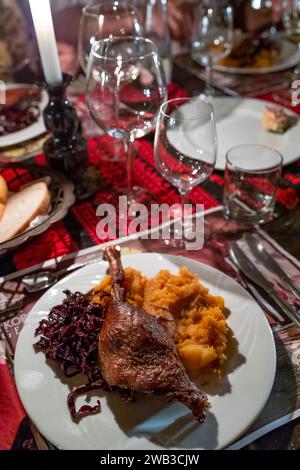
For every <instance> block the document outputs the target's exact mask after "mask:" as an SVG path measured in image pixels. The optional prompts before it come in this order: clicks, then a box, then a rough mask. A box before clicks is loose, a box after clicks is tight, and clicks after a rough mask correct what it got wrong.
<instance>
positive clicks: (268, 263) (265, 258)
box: [244, 234, 300, 300]
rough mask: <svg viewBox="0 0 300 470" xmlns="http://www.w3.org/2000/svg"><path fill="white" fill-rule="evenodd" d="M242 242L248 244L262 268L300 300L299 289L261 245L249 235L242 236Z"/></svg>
mask: <svg viewBox="0 0 300 470" xmlns="http://www.w3.org/2000/svg"><path fill="white" fill-rule="evenodd" d="M244 240H245V241H246V243H247V244H248V246H249V248H250V250H251V252H252V253H253V255H254V256H255V257H256V258H257V259H258V260H260V261H261V262H262V264H264V266H265V267H266V268H267V269H269V270H270V271H273V273H275V274H276V275H277V276H278V277H279V279H280V280H281V281H283V282H284V283H285V284H288V286H289V288H290V290H291V291H292V293H293V294H294V295H295V296H296V297H297V298H298V299H299V300H300V289H299V287H297V286H296V285H295V284H294V282H293V281H292V280H291V279H290V278H289V277H288V275H287V274H286V273H285V272H284V271H283V269H282V268H281V266H279V264H278V263H277V262H276V261H275V260H274V259H273V258H272V257H271V255H269V253H268V252H267V250H266V249H265V248H264V246H263V244H262V243H261V242H260V241H259V240H258V239H257V238H256V237H255V236H254V235H250V234H246V235H244Z"/></svg>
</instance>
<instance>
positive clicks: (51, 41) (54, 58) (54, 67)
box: [29, 0, 62, 85]
mask: <svg viewBox="0 0 300 470" xmlns="http://www.w3.org/2000/svg"><path fill="white" fill-rule="evenodd" d="M29 3H30V8H31V14H32V19H33V23H34V28H35V32H36V37H37V41H38V46H39V51H40V56H41V60H42V64H43V70H44V74H45V79H46V82H47V83H48V84H49V85H58V84H60V83H61V82H62V72H61V68H60V61H59V56H58V51H57V44H56V39H55V33H54V27H53V21H52V14H51V8H50V2H49V0H29Z"/></svg>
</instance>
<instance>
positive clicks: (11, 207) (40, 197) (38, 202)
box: [0, 182, 50, 243]
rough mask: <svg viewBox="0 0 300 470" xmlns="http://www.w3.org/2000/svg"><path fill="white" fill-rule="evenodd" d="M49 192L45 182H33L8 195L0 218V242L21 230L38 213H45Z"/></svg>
mask: <svg viewBox="0 0 300 470" xmlns="http://www.w3.org/2000/svg"><path fill="white" fill-rule="evenodd" d="M49 205H50V194H49V191H48V187H47V185H46V183H44V182H39V183H34V184H32V185H30V186H27V187H26V188H24V189H22V190H21V191H19V192H18V193H15V194H13V195H11V196H9V198H8V200H7V203H6V206H5V210H4V214H3V217H2V219H1V220H0V243H4V242H5V241H7V240H10V239H11V238H13V237H14V236H16V235H18V234H19V233H21V232H23V231H24V230H25V229H26V228H27V227H28V226H29V224H30V222H32V221H33V220H34V219H35V218H36V217H37V216H38V215H42V214H44V213H46V211H47V209H48V207H49Z"/></svg>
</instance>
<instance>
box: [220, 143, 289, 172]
mask: <svg viewBox="0 0 300 470" xmlns="http://www.w3.org/2000/svg"><path fill="white" fill-rule="evenodd" d="M245 147H253V148H257V149H265V150H269V151H271V152H273V153H274V154H276V155H277V157H279V161H278V162H277V163H274V165H271V166H267V167H265V168H264V167H262V168H259V169H258V170H255V169H248V170H247V169H245V168H242V167H241V166H239V165H237V164H236V163H233V162H232V161H231V160H230V153H231V152H233V151H234V150H238V149H242V148H245ZM227 164H229V165H230V167H231V168H232V169H234V170H237V171H241V172H243V173H252V174H253V173H254V174H260V173H271V172H272V171H275V170H277V169H280V168H282V165H283V156H282V155H281V153H280V152H279V151H278V150H276V149H274V148H273V147H269V146H268V145H263V144H253V143H251V144H240V145H235V146H234V147H231V148H230V149H229V150H228V151H227V153H226V166H227Z"/></svg>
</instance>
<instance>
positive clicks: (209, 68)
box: [205, 56, 213, 96]
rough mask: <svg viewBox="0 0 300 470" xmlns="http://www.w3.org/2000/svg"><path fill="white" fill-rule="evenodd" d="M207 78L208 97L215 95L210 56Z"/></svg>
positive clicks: (206, 92) (209, 58) (206, 91)
mask: <svg viewBox="0 0 300 470" xmlns="http://www.w3.org/2000/svg"><path fill="white" fill-rule="evenodd" d="M206 72H207V78H206V87H205V94H206V95H207V96H211V95H213V87H212V72H213V68H212V58H211V56H208V62H207V66H206Z"/></svg>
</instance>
